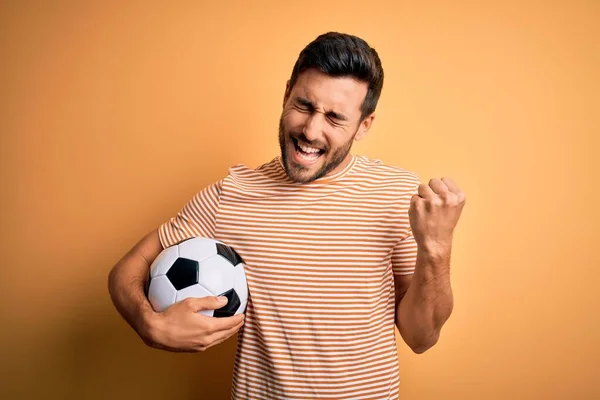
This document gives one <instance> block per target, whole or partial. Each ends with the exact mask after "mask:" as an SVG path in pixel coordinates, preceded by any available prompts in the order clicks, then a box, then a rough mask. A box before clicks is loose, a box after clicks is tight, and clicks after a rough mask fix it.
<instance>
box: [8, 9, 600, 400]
mask: <svg viewBox="0 0 600 400" xmlns="http://www.w3.org/2000/svg"><path fill="white" fill-rule="evenodd" d="M167 3H169V4H168V5H167ZM217 3H218V2H210V3H209V2H153V3H152V4H151V3H150V2H138V3H137V4H136V3H134V2H117V1H114V2H97V3H95V4H94V3H92V2H67V1H63V2H59V1H54V2H50V1H44V2H34V1H22V2H17V1H14V2H8V1H6V2H3V3H2V5H1V9H0V13H1V15H0V46H1V47H0V49H1V61H0V69H1V70H0V72H1V75H0V93H1V95H0V132H1V142H0V174H1V176H0V177H1V183H0V200H1V207H0V216H1V221H0V223H1V227H2V237H1V240H0V248H1V251H2V253H1V254H2V263H1V264H0V283H1V285H2V286H1V288H2V289H1V291H0V296H1V304H2V308H1V310H2V313H1V314H0V318H1V320H0V321H1V324H2V328H1V330H0V332H1V337H0V346H1V348H0V351H1V353H0V354H1V356H0V357H1V361H0V363H1V367H0V380H1V384H0V397H1V398H3V399H30V398H31V399H33V398H56V399H59V398H60V399H67V398H69V399H142V398H143V399H148V400H150V399H165V398H172V399H193V398H194V399H208V398H210V399H221V398H228V397H227V396H228V391H229V387H230V378H231V368H232V365H233V356H234V352H235V344H236V343H235V339H231V340H229V341H227V342H225V343H224V344H222V345H220V346H218V347H215V348H212V349H210V350H209V351H207V352H206V353H203V354H196V355H189V354H171V353H166V352H161V351H157V350H153V349H150V348H147V347H145V346H144V345H143V344H142V342H141V341H140V340H139V339H138V338H137V336H136V335H135V334H134V332H133V331H132V330H131V329H130V328H129V327H128V326H127V325H126V324H125V323H124V322H123V321H122V320H121V319H120V317H119V316H118V315H117V313H116V311H115V310H114V308H113V307H112V304H111V302H110V299H109V297H108V293H107V274H108V271H109V269H110V268H111V267H112V265H113V264H114V263H115V262H116V261H117V260H118V259H119V258H120V257H121V256H122V255H123V254H124V253H125V252H126V251H127V250H128V249H129V248H131V247H132V246H133V245H134V244H135V242H136V241H137V240H138V239H139V238H141V237H142V236H143V235H144V234H145V233H146V232H148V231H150V230H151V229H153V228H155V227H156V226H157V225H158V224H160V223H161V222H163V221H165V220H166V219H167V218H169V217H170V216H172V215H173V214H174V213H176V212H177V211H178V210H179V208H180V207H181V206H182V205H183V204H184V202H185V201H187V199H189V198H190V197H191V196H193V195H194V193H196V192H197V191H198V190H200V189H201V188H203V187H204V186H205V185H207V184H209V183H212V182H213V181H215V180H216V179H219V178H221V177H222V176H224V174H226V172H227V168H228V167H229V166H231V165H233V164H237V163H245V164H247V165H250V166H257V165H259V164H260V163H263V162H265V161H268V160H270V159H271V158H272V157H274V156H276V155H277V154H278V152H279V147H278V142H277V138H276V135H277V124H278V118H279V114H280V107H281V102H282V96H283V90H284V87H285V82H286V80H287V79H288V77H289V74H290V72H291V69H292V66H293V64H294V62H295V60H296V57H297V55H298V53H299V52H300V50H301V49H302V48H303V47H304V46H305V45H306V44H307V43H308V42H310V41H311V40H313V39H314V38H315V37H316V36H317V35H318V34H320V33H323V32H326V31H329V30H337V31H343V32H348V33H353V34H356V35H359V36H361V37H363V38H365V39H366V40H367V41H368V42H369V43H370V44H371V45H372V46H374V47H375V48H376V49H377V51H378V52H379V54H380V56H381V59H382V61H383V66H384V69H385V74H386V75H385V84H384V89H383V94H382V97H381V100H380V104H379V107H378V109H377V117H376V120H375V124H374V126H373V129H372V131H371V133H370V134H369V136H368V137H367V138H366V139H365V140H364V141H363V142H360V143H359V144H358V145H356V146H355V147H354V149H353V152H354V153H355V154H364V155H367V156H370V157H372V158H380V159H382V160H384V161H385V162H387V163H390V164H394V165H398V166H401V167H403V168H406V169H409V170H412V171H414V172H416V173H418V174H419V176H420V177H421V179H422V180H424V181H425V182H427V181H428V179H430V178H432V177H442V176H450V177H452V178H453V179H454V180H455V181H456V182H457V183H458V184H459V185H460V186H461V187H462V188H463V189H464V191H465V192H466V194H467V199H468V200H467V205H466V207H465V209H464V212H463V216H462V219H461V221H460V222H459V226H458V228H457V230H456V233H455V242H454V251H453V257H452V283H453V287H454V293H455V309H454V313H453V315H452V316H451V318H450V320H449V321H448V323H447V325H446V326H445V327H444V329H443V331H442V337H441V340H440V342H439V343H438V344H437V345H436V346H435V347H434V348H432V349H431V350H430V351H428V352H427V353H425V354H423V355H415V354H412V353H411V352H410V350H409V349H408V347H407V346H406V345H405V344H404V343H402V342H400V344H401V346H400V368H401V398H402V399H403V400H421V399H593V398H594V399H597V398H600V385H599V383H598V378H600V366H599V359H600V352H599V348H600V345H599V344H598V340H599V338H600V322H599V316H598V314H599V313H598V306H599V305H600V304H599V303H600V302H599V296H598V294H597V287H598V282H599V280H600V257H599V255H598V254H599V253H598V244H597V239H598V233H597V226H598V223H599V222H600V221H599V211H598V194H599V190H598V185H600V181H599V180H598V175H599V174H598V173H599V172H600V168H599V162H598V152H599V150H600V143H599V139H598V135H599V133H600V132H599V129H598V128H599V126H600V124H599V117H598V114H599V113H600V107H599V101H598V100H599V93H600V85H599V81H600V76H599V74H598V71H599V70H600V57H599V49H600V43H599V37H600V29H599V24H600V23H599V21H600V2H598V1H587V2H584V1H568V0H564V1H539V2H535V3H534V2H522V1H510V2H506V1H499V0H498V1H490V2H480V1H418V2H417V1H389V2H386V1H377V0H371V1H364V2H350V1H344V2H335V1H332V2H329V1H302V2H291V3H288V2H285V3H284V2H242V1H235V2H234V1H230V2H222V3H219V4H217ZM251 3H252V4H253V5H252V6H250V5H249V4H251ZM484 3H485V4H484ZM259 4H260V5H259Z"/></svg>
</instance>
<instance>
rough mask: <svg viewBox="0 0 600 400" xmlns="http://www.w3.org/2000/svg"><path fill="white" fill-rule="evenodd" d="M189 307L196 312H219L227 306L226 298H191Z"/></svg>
mask: <svg viewBox="0 0 600 400" xmlns="http://www.w3.org/2000/svg"><path fill="white" fill-rule="evenodd" d="M188 300H190V301H189V306H190V308H191V309H192V310H193V311H194V312H198V311H201V310H217V309H219V308H221V307H223V306H224V305H225V304H227V301H228V300H227V297H225V296H220V297H217V296H207V297H190V298H189V299H188Z"/></svg>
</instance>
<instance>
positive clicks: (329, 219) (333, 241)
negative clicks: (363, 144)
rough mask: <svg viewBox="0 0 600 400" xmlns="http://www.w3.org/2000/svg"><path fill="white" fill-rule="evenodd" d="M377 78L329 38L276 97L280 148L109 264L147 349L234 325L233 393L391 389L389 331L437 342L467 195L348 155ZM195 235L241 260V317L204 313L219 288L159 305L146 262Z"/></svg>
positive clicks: (313, 48)
mask: <svg viewBox="0 0 600 400" xmlns="http://www.w3.org/2000/svg"><path fill="white" fill-rule="evenodd" d="M382 86H383V69H382V67H381V62H380V60H379V57H378V55H377V52H376V51H375V50H374V49H372V48H371V47H369V45H368V44H367V43H366V42H365V41H363V40H362V39H360V38H358V37H355V36H351V35H346V34H340V33H335V32H330V33H327V34H323V35H321V36H319V37H318V38H317V39H315V40H314V41H313V42H312V43H310V44H309V45H308V46H307V47H306V48H305V49H304V50H303V51H302V52H301V53H300V56H299V58H298V60H297V62H296V65H295V66H294V69H293V71H292V75H291V78H290V80H289V81H288V83H287V86H286V90H285V94H284V98H283V111H282V114H281V118H280V122H279V144H280V147H281V157H277V158H275V159H273V160H272V161H270V162H268V163H266V164H264V165H261V166H260V167H258V168H256V169H251V168H248V167H246V166H243V165H238V166H235V167H232V168H231V169H230V170H229V174H228V175H227V176H226V177H225V178H223V179H221V180H220V181H218V182H216V183H214V184H212V185H210V186H208V187H206V188H205V189H203V190H202V191H200V192H199V193H198V194H196V195H195V196H194V197H193V198H192V199H190V201H188V202H187V203H186V204H185V206H184V207H183V209H182V210H181V211H180V212H179V213H178V214H177V215H176V216H175V217H173V218H171V219H170V220H169V221H167V222H165V223H164V224H163V225H161V226H160V227H159V228H158V229H157V230H155V231H153V232H151V233H149V234H148V235H147V236H146V237H144V238H143V239H142V240H141V241H140V242H139V243H138V244H137V245H136V246H135V247H134V248H133V249H132V250H131V251H129V252H128V253H127V254H126V255H125V256H124V257H123V259H122V260H120V261H119V263H117V265H115V267H114V268H113V269H112V271H111V273H110V278H109V289H110V293H111V296H112V299H113V302H114V304H115V306H116V308H117V309H118V310H119V312H120V313H121V314H122V315H123V317H124V318H125V319H126V320H127V321H128V323H129V324H130V325H131V326H132V327H133V328H134V329H135V330H136V332H137V333H138V334H139V335H140V337H141V338H142V339H143V340H144V341H145V343H147V344H148V345H150V346H153V347H157V348H162V349H166V350H170V351H186V352H195V351H203V350H205V349H207V348H209V347H211V346H214V345H216V344H219V343H221V342H222V341H224V340H226V339H227V338H229V337H230V336H232V335H233V334H234V333H236V332H238V330H239V335H238V339H239V341H238V351H237V356H236V361H235V368H234V376H233V389H232V398H234V399H246V398H249V399H307V398H313V399H314V398H335V399H343V398H344V399H345V398H351V399H396V398H397V397H398V388H399V377H398V357H397V349H396V343H395V336H394V325H396V326H397V327H398V329H399V331H400V334H401V336H402V338H403V340H404V341H405V342H406V343H407V344H408V345H409V346H410V348H411V349H412V350H413V351H414V352H416V353H422V352H424V351H426V350H427V349H428V348H430V347H431V346H433V345H434V344H435V343H436V342H437V340H438V338H439V335H440V330H441V328H442V325H443V324H444V323H445V321H446V320H447V319H448V317H449V316H450V313H451V311H452V304H453V300H452V291H451V286H450V276H449V267H450V251H451V244H452V234H453V230H454V228H455V226H456V224H457V222H458V219H459V217H460V213H461V210H462V208H463V206H464V204H465V195H464V193H463V192H462V191H461V190H460V189H459V188H458V187H457V186H456V184H455V183H454V182H453V181H452V180H451V179H448V178H442V179H441V180H440V179H431V180H430V181H429V184H428V185H426V184H421V183H420V182H419V179H418V178H417V176H416V175H415V174H414V173H412V172H410V171H408V170H405V169H402V168H398V167H392V166H387V165H384V164H383V163H382V162H381V161H379V160H372V159H368V158H367V157H363V156H354V155H352V154H351V153H350V149H351V147H352V142H353V141H354V140H360V139H362V138H364V137H365V136H366V134H367V132H368V131H369V128H370V127H371V124H372V122H373V119H374V117H375V115H374V111H375V107H376V105H377V101H378V99H379V95H380V93H381V89H382ZM425 156H426V155H425ZM194 236H204V237H211V238H216V239H218V240H221V241H223V242H225V243H227V244H229V245H231V246H233V247H234V248H235V249H236V251H237V252H238V253H239V254H240V255H241V256H242V258H243V259H244V260H245V263H246V266H247V267H246V274H247V280H248V286H249V291H250V300H249V303H248V308H247V310H246V315H245V316H244V315H237V316H234V317H230V318H210V317H205V316H203V315H200V314H197V313H196V312H197V311H199V310H202V309H217V308H221V307H222V306H223V303H221V302H219V299H217V298H214V297H206V298H196V299H186V300H184V301H182V302H180V303H176V304H174V305H173V306H171V307H169V308H168V309H167V310H166V311H164V312H163V313H156V312H154V311H153V309H152V307H151V305H150V304H149V302H148V300H147V299H146V297H145V295H144V284H145V280H146V279H147V275H148V268H149V265H150V264H151V263H152V261H153V260H154V259H155V257H156V256H157V255H158V254H159V253H160V252H161V251H162V249H163V248H166V247H168V246H171V245H173V244H176V243H178V242H180V241H182V240H185V239H187V238H190V237H194ZM242 326H243V329H241V330H240V328H242Z"/></svg>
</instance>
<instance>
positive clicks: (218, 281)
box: [198, 255, 235, 294]
mask: <svg viewBox="0 0 600 400" xmlns="http://www.w3.org/2000/svg"><path fill="white" fill-rule="evenodd" d="M198 283H199V284H201V285H202V286H204V287H205V288H207V289H208V290H210V291H211V292H213V293H216V294H220V293H224V292H226V291H228V290H230V289H232V288H233V285H234V284H235V277H234V272H233V266H232V265H231V263H230V262H229V261H227V260H226V259H224V258H223V257H221V256H220V255H215V256H213V257H211V258H209V259H207V260H204V261H203V262H201V263H200V268H199V273H198Z"/></svg>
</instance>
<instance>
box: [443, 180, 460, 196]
mask: <svg viewBox="0 0 600 400" xmlns="http://www.w3.org/2000/svg"><path fill="white" fill-rule="evenodd" d="M442 182H444V184H446V186H447V187H448V190H449V191H451V192H452V193H456V194H458V193H460V192H461V190H460V188H459V187H458V185H457V184H456V183H455V182H454V181H453V180H452V179H450V178H447V177H444V178H442Z"/></svg>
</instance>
